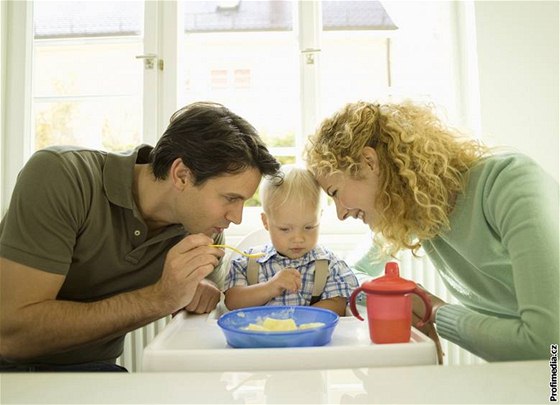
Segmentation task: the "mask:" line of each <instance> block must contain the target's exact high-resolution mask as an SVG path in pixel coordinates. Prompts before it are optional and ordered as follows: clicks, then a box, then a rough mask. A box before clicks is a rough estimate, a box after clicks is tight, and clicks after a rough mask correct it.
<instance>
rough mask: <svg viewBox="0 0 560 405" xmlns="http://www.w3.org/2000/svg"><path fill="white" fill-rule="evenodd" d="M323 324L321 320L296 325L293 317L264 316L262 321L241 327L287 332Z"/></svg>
mask: <svg viewBox="0 0 560 405" xmlns="http://www.w3.org/2000/svg"><path fill="white" fill-rule="evenodd" d="M324 325H325V324H324V323H323V322H309V323H302V324H301V325H299V326H298V325H296V322H295V321H294V320H293V319H275V318H265V319H264V320H263V321H262V323H250V324H249V325H248V326H246V327H245V328H243V329H244V330H253V331H260V332H289V331H294V330H301V329H313V328H320V327H321V326H324Z"/></svg>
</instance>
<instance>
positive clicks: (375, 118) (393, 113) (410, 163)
mask: <svg viewBox="0 0 560 405" xmlns="http://www.w3.org/2000/svg"><path fill="white" fill-rule="evenodd" d="M459 135H460V133H459V132H458V131H456V130H454V129H452V128H449V127H446V126H445V125H444V124H443V123H442V122H441V121H440V120H439V118H438V117H437V115H436V114H435V112H434V111H433V110H432V108H431V107H429V106H420V105H415V104H413V103H412V102H410V101H405V102H403V103H398V104H397V103H394V104H392V103H391V104H382V105H380V104H373V103H368V102H363V101H360V102H356V103H351V104H347V105H346V106H345V107H344V108H342V109H341V110H340V111H339V112H337V113H336V114H334V115H333V116H332V117H330V118H327V119H325V120H324V121H323V122H322V124H321V125H320V127H319V129H318V130H317V132H316V133H315V134H314V135H312V136H311V137H310V138H309V142H308V144H307V146H306V150H305V160H306V161H307V164H308V168H309V169H310V170H311V171H312V172H313V173H314V174H315V175H316V176H325V175H330V174H333V173H337V172H340V173H345V174H347V175H349V176H351V177H353V178H360V168H361V166H360V162H361V160H362V151H363V149H364V147H366V146H369V147H372V148H373V149H375V151H376V153H377V156H378V162H379V194H378V196H377V198H376V201H375V206H376V211H377V212H378V215H379V217H378V218H376V225H375V229H372V230H373V231H375V232H377V233H378V234H377V236H376V239H375V241H376V242H377V244H378V245H381V246H382V247H383V250H384V251H385V252H386V253H389V254H395V253H397V252H398V251H399V250H401V249H404V248H408V249H411V250H412V252H413V253H415V254H416V252H417V251H418V249H419V248H420V247H421V244H420V242H421V241H422V240H425V239H431V238H433V237H434V236H436V235H438V234H439V233H440V232H442V231H444V230H446V229H449V218H448V217H449V214H450V212H451V210H452V209H453V205H454V201H455V200H454V199H455V197H456V195H457V193H459V192H462V191H463V190H464V187H465V184H466V175H465V174H466V172H467V171H468V170H469V169H470V168H471V167H472V166H473V165H475V164H476V163H477V162H478V161H479V160H480V159H481V158H482V157H483V156H485V155H486V154H487V153H488V151H489V149H488V148H487V147H485V146H483V145H481V144H480V143H479V142H477V141H475V140H473V139H464V140H460V139H459Z"/></svg>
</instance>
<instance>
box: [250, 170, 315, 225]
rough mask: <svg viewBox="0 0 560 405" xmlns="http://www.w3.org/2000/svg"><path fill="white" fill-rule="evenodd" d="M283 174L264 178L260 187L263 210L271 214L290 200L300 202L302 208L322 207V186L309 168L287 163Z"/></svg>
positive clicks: (282, 171)
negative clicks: (279, 176)
mask: <svg viewBox="0 0 560 405" xmlns="http://www.w3.org/2000/svg"><path fill="white" fill-rule="evenodd" d="M281 173H282V176H281V178H278V177H267V178H264V179H263V181H262V183H261V187H260V197H261V202H262V207H263V211H264V212H265V213H266V214H267V215H271V214H273V213H274V212H275V210H276V209H278V208H279V207H280V206H282V205H284V204H285V203H287V202H288V201H290V202H292V201H295V202H299V203H300V204H301V205H300V207H301V208H309V207H311V208H313V209H317V210H319V209H320V207H321V187H320V186H319V183H317V180H315V177H314V176H313V173H311V172H310V171H309V170H307V169H305V168H302V167H297V166H291V165H286V166H282V168H281Z"/></svg>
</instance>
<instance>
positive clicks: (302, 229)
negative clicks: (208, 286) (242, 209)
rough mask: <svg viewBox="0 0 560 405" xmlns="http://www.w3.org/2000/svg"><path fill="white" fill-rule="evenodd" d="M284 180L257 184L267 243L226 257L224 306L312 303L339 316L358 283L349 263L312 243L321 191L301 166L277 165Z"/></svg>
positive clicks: (315, 230)
mask: <svg viewBox="0 0 560 405" xmlns="http://www.w3.org/2000/svg"><path fill="white" fill-rule="evenodd" d="M283 172H284V178H283V180H280V181H279V180H278V179H274V178H273V179H265V180H263V183H262V184H261V201H262V207H263V211H264V212H263V213H262V214H261V218H262V222H263V225H264V227H265V229H266V230H267V231H268V232H269V234H270V239H271V241H272V244H267V245H264V247H263V246H261V247H258V248H251V249H248V250H247V252H249V253H255V252H262V253H264V255H263V256H262V257H260V258H258V259H247V258H246V257H239V258H236V259H234V260H233V261H232V264H231V267H230V270H229V273H228V275H227V276H226V280H225V288H226V291H225V304H226V306H227V307H228V308H229V309H230V310H232V309H238V308H245V307H249V306H258V305H312V306H316V307H321V308H326V309H330V310H332V311H334V312H336V313H337V314H339V315H345V311H346V304H347V299H348V297H349V296H350V294H351V293H352V291H353V290H354V289H355V288H356V287H357V286H358V280H357V279H356V276H355V275H354V273H353V272H352V270H351V269H350V267H349V266H348V265H347V264H346V263H345V262H344V261H342V260H340V259H339V258H337V257H336V256H335V254H334V253H332V252H331V251H329V250H327V249H325V248H324V247H322V246H320V245H317V240H318V238H319V219H320V215H321V189H320V187H319V184H318V183H317V182H316V180H315V179H314V178H313V175H312V174H311V173H310V172H309V171H307V170H306V169H303V168H297V167H283Z"/></svg>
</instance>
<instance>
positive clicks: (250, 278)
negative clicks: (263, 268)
mask: <svg viewBox="0 0 560 405" xmlns="http://www.w3.org/2000/svg"><path fill="white" fill-rule="evenodd" d="M259 267H260V266H259V264H258V263H257V259H255V258H254V257H250V258H249V260H248V262H247V284H248V285H253V284H258V282H259Z"/></svg>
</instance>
